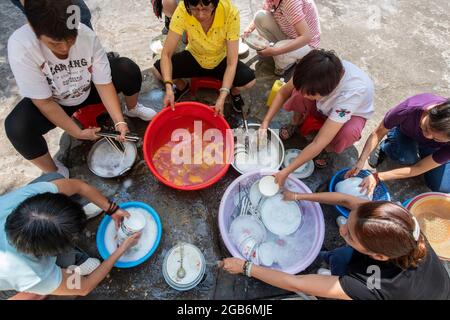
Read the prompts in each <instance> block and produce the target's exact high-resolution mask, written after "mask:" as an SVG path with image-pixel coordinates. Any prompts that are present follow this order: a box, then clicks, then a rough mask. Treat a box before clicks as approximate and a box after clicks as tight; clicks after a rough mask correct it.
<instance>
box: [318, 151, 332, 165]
mask: <svg viewBox="0 0 450 320" xmlns="http://www.w3.org/2000/svg"><path fill="white" fill-rule="evenodd" d="M331 161H332V158H331V156H330V153H329V152H326V151H322V152H321V153H320V154H319V155H318V156H317V157H315V158H314V165H315V166H316V168H318V169H324V168H326V167H328V166H329V165H330V164H331Z"/></svg>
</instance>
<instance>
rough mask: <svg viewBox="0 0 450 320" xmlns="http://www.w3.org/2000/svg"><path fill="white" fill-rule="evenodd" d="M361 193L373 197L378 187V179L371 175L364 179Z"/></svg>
mask: <svg viewBox="0 0 450 320" xmlns="http://www.w3.org/2000/svg"><path fill="white" fill-rule="evenodd" d="M359 186H360V187H361V191H362V192H365V193H366V194H367V195H368V196H371V195H372V194H373V192H374V190H375V188H376V187H377V179H376V178H375V177H374V176H373V175H372V174H371V175H370V176H367V177H365V178H364V179H363V181H362V182H361V184H360V185H359Z"/></svg>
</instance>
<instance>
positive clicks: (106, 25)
mask: <svg viewBox="0 0 450 320" xmlns="http://www.w3.org/2000/svg"><path fill="white" fill-rule="evenodd" d="M86 2H87V4H88V5H89V7H90V9H91V12H92V15H93V21H92V22H93V26H94V29H95V30H96V32H97V34H98V36H99V37H100V39H101V41H102V43H103V45H104V46H105V47H106V48H107V49H108V50H114V51H117V52H119V53H120V54H121V55H122V56H127V57H130V58H132V59H133V60H134V61H136V62H137V63H138V64H139V66H140V67H141V69H142V71H143V73H144V88H143V92H142V96H141V100H142V102H143V103H145V104H147V105H149V106H152V107H155V108H161V105H160V99H161V91H160V90H161V85H160V84H159V83H157V82H156V81H155V80H154V79H153V77H152V76H151V75H150V73H149V68H150V67H151V66H152V64H153V62H154V61H155V57H153V56H152V54H151V53H150V51H149V43H150V41H151V40H152V39H154V38H155V37H159V36H160V31H161V29H162V26H163V24H162V22H161V21H158V20H157V19H156V18H155V17H154V15H153V13H152V11H151V7H150V5H149V3H150V1H148V0H129V1H119V0H113V1H111V0H87V1H86ZM261 3H262V0H245V1H236V5H237V6H238V8H239V10H240V13H241V30H243V29H244V28H245V27H246V25H247V24H248V23H249V21H250V20H251V17H252V16H253V14H254V13H255V12H256V11H257V10H258V9H259V8H260V7H261ZM316 3H317V5H318V9H319V14H320V19H321V26H322V43H321V46H322V47H323V48H328V49H333V50H335V51H336V52H337V54H338V55H339V56H340V57H341V58H343V59H347V60H349V61H351V62H353V63H355V64H356V65H358V66H360V67H361V68H362V69H363V70H365V71H367V72H368V73H369V74H370V75H371V77H372V79H373V80H374V82H375V86H376V112H375V115H374V117H373V118H372V119H371V120H370V121H369V122H368V123H367V125H366V128H365V130H364V136H363V138H362V139H361V141H360V142H358V143H357V144H355V148H351V149H350V150H348V151H346V152H345V153H344V154H342V155H340V156H338V157H337V158H336V159H335V162H334V164H333V167H331V168H328V169H325V170H316V172H315V174H314V175H313V176H312V177H310V178H308V179H306V180H305V181H304V182H305V183H306V184H307V185H308V186H309V187H310V188H311V190H313V191H315V190H317V189H318V188H319V187H321V186H322V187H323V186H324V185H325V183H326V182H327V181H328V180H329V179H330V177H331V176H332V174H333V172H336V171H337V170H339V169H341V168H343V167H347V166H350V165H351V164H352V163H354V161H355V160H356V159H357V156H358V152H360V151H361V148H362V147H363V145H364V142H365V140H366V138H367V136H368V134H370V132H371V130H373V129H374V128H375V127H376V125H377V124H378V123H379V122H380V121H381V119H382V118H383V115H384V114H385V113H386V111H387V110H388V109H389V108H390V107H392V106H394V105H395V104H397V103H398V102H400V101H401V100H402V99H405V98H406V97H408V96H410V95H413V94H416V93H421V92H434V93H437V94H440V95H443V96H450V72H449V68H450V49H449V48H448V43H449V42H450V22H449V21H450V16H449V12H450V2H449V1H448V0H429V1H421V0H367V1H358V0H316ZM124 13H125V14H124ZM23 23H25V19H24V17H23V15H22V14H21V13H20V12H19V11H18V10H17V9H16V8H15V7H13V6H12V5H11V3H10V2H9V1H1V2H0V30H1V32H0V79H2V81H1V82H0V110H1V113H0V128H1V129H0V145H1V150H2V152H1V156H0V194H2V193H5V192H8V191H11V190H13V189H15V188H17V187H20V186H21V185H23V184H26V183H27V182H29V181H31V180H32V179H34V178H35V177H36V176H38V175H39V174H40V172H39V170H38V169H36V168H34V167H33V166H32V165H30V164H29V163H28V162H26V161H25V160H23V159H22V157H21V156H20V155H18V154H17V153H16V152H15V150H14V149H13V147H12V146H11V144H10V142H9V141H8V140H7V138H6V135H5V132H4V125H3V124H4V119H5V117H6V116H7V115H8V113H9V111H10V110H11V109H12V108H13V107H14V105H15V104H16V103H17V102H18V101H19V99H20V97H19V95H18V91H17V86H16V84H15V81H14V78H13V75H12V73H11V71H10V68H9V65H8V59H7V50H6V45H7V39H8V37H9V35H10V34H11V33H12V32H13V31H14V30H15V29H17V28H18V27H20V26H21V25H22V24H23ZM244 61H245V62H246V63H248V64H249V65H250V66H251V67H252V68H254V69H255V70H256V75H257V80H258V81H257V85H256V86H255V87H254V88H252V89H251V90H249V91H248V92H246V93H244V95H243V96H244V99H245V101H246V104H247V106H248V107H249V108H250V112H251V117H252V118H253V119H254V120H255V121H260V120H261V119H262V117H263V116H264V114H265V112H266V110H267V108H266V107H265V101H266V99H267V95H268V92H269V91H270V88H271V86H272V83H273V81H274V80H275V79H276V77H275V76H274V75H273V73H272V70H273V62H272V60H271V59H265V60H259V59H258V58H257V57H256V54H255V52H254V51H253V50H250V53H249V55H248V56H247V57H245V58H244ZM213 98H214V96H213V95H212V94H211V93H210V92H206V91H203V92H201V93H200V94H199V95H198V96H197V97H196V98H192V97H187V99H189V100H195V99H197V100H199V101H203V102H210V103H211V102H213ZM228 107H229V106H228ZM228 109H229V108H228ZM228 120H229V122H230V124H231V125H233V126H236V125H239V124H240V121H239V117H236V116H235V115H233V114H232V113H231V112H228ZM276 120H277V122H276V123H274V126H275V127H277V126H279V125H280V124H282V123H285V122H286V121H288V120H289V115H288V114H286V113H282V114H281V115H280V116H279V117H277V119H276ZM130 123H131V125H132V128H133V131H137V132H139V133H140V134H143V132H144V130H145V127H146V123H144V122H142V121H139V120H134V119H133V120H130ZM47 141H48V143H49V147H50V150H51V153H52V154H58V157H60V158H61V159H62V160H63V161H64V162H65V163H66V165H67V166H68V167H69V169H70V171H71V176H72V177H76V178H81V179H84V180H85V181H88V182H90V183H91V184H93V185H94V186H96V187H98V188H99V189H101V190H102V191H103V192H104V193H105V194H106V195H108V196H114V197H115V198H116V199H117V200H118V201H119V202H121V201H128V200H136V201H144V202H146V203H149V204H150V205H151V206H152V207H153V208H155V210H156V211H157V212H158V213H159V215H160V217H161V220H162V223H163V238H162V241H161V244H160V246H159V248H158V250H157V251H156V252H155V254H154V255H153V256H152V257H151V258H150V259H149V260H148V261H147V262H145V263H144V264H142V265H140V266H138V267H136V268H133V269H129V270H125V269H114V270H113V271H112V272H111V274H110V276H109V277H108V278H107V279H106V280H105V281H103V282H102V283H101V285H100V286H99V287H98V288H97V289H95V290H94V291H93V292H92V293H91V294H90V295H89V296H88V297H87V299H263V298H277V299H278V298H283V297H287V296H289V295H290V294H289V293H288V292H284V291H282V290H278V289H274V288H272V287H270V286H268V285H265V284H262V283H261V282H259V281H255V280H253V279H247V278H245V277H242V276H230V275H228V274H225V273H224V272H222V271H219V270H217V269H215V268H214V267H213V266H211V265H210V266H208V269H207V273H206V275H207V276H206V278H205V280H204V281H203V282H202V283H201V284H200V285H199V286H198V287H197V288H195V289H193V290H191V291H188V292H185V293H180V292H176V291H174V290H172V289H171V288H170V287H169V286H168V285H167V284H166V283H165V281H164V279H163V277H162V271H161V266H162V262H163V259H164V256H165V254H166V253H167V252H168V250H169V249H170V248H171V247H172V246H173V245H174V244H176V243H177V242H178V241H180V240H183V241H187V242H191V243H193V244H195V245H197V246H198V247H199V248H200V249H201V250H202V251H203V252H204V254H205V257H206V259H207V261H208V262H214V261H216V260H217V259H219V258H221V257H224V256H228V253H227V251H226V249H225V248H224V246H223V244H222V242H221V239H220V234H219V232H218V226H217V214H218V207H219V203H220V200H221V195H222V194H223V192H224V190H225V189H226V187H227V186H228V185H229V184H230V183H231V182H232V181H233V180H234V179H235V178H236V177H237V176H238V174H237V173H236V172H235V171H234V170H233V169H230V170H229V172H228V173H227V174H226V176H225V177H224V178H223V179H222V180H220V181H219V182H218V183H217V184H215V185H214V186H212V187H211V188H209V189H207V190H202V191H199V192H180V191H175V190H172V189H169V188H167V187H165V186H164V185H162V184H161V183H159V182H158V181H157V180H156V179H155V178H154V177H153V176H152V175H151V173H150V172H149V170H148V169H147V167H146V164H145V162H144V160H143V157H142V153H140V157H139V159H138V161H137V163H136V164H135V166H134V168H133V170H132V171H131V172H130V173H129V174H128V175H126V176H124V177H122V178H119V179H114V180H107V179H101V178H98V177H96V176H94V175H93V174H92V173H90V171H89V169H88V168H87V166H86V154H87V152H88V150H89V148H90V146H91V144H90V143H80V142H78V141H73V140H71V139H70V138H69V137H67V136H66V135H63V134H62V131H61V130H59V129H55V130H53V131H52V132H50V133H49V134H48V135H47ZM305 143H306V141H305V140H304V139H303V138H301V137H295V138H293V139H291V140H290V141H288V142H287V143H286V147H287V148H289V147H300V148H302V147H303V146H304V145H305ZM385 166H392V164H390V163H386V164H385ZM130 184H131V186H130ZM387 185H388V188H389V190H390V191H391V195H392V197H393V200H394V201H404V200H406V199H408V198H410V197H412V196H414V195H417V194H419V193H422V192H426V191H428V190H427V188H426V187H425V186H424V184H423V180H422V178H420V177H419V178H415V179H408V180H404V181H401V182H389V183H387ZM323 211H324V217H325V223H326V235H325V241H324V248H327V249H332V248H334V247H337V246H339V245H342V244H343V241H342V240H341V239H340V237H339V235H338V232H337V227H336V226H335V223H334V219H335V218H336V216H337V213H336V211H335V210H334V209H333V208H332V207H329V206H323ZM99 221H100V218H98V219H95V220H94V221H92V222H91V223H90V224H89V228H88V231H87V232H86V237H85V239H84V240H83V242H84V247H85V248H86V249H87V250H88V251H89V252H90V253H91V254H92V255H98V253H97V250H96V246H95V232H96V229H97V226H98V223H99ZM318 266H319V264H318V262H315V263H313V265H311V267H310V268H308V270H306V272H314V271H315V270H316V269H317V267H318Z"/></svg>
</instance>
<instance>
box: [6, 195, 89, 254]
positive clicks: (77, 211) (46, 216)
mask: <svg viewBox="0 0 450 320" xmlns="http://www.w3.org/2000/svg"><path fill="white" fill-rule="evenodd" d="M86 221H87V218H86V214H85V213H84V211H83V208H82V207H81V205H80V204H78V203H77V202H75V201H74V200H72V199H71V198H69V197H68V196H66V195H64V194H60V193H49V192H47V193H42V194H38V195H35V196H32V197H30V198H28V199H26V200H25V201H23V202H22V203H21V204H19V206H18V207H17V208H16V209H14V210H13V212H11V214H10V215H9V216H8V218H7V219H6V223H5V232H6V235H7V237H8V241H9V243H10V244H11V245H12V246H13V247H14V248H16V250H17V251H18V252H21V253H24V254H28V255H33V256H35V257H42V256H44V257H51V256H56V255H58V254H61V253H64V252H67V251H68V250H70V249H71V248H73V246H74V245H75V244H74V241H75V239H77V238H78V236H79V235H80V233H81V232H82V231H83V230H84V228H85V227H86Z"/></svg>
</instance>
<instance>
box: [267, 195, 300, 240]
mask: <svg viewBox="0 0 450 320" xmlns="http://www.w3.org/2000/svg"><path fill="white" fill-rule="evenodd" d="M261 219H262V222H263V223H264V225H265V226H266V228H267V229H268V230H269V231H270V232H272V233H273V234H276V235H279V236H287V235H290V234H292V233H294V232H295V231H297V229H298V227H300V224H301V222H302V212H301V210H300V207H299V206H298V204H297V203H296V202H294V201H284V200H283V195H282V194H277V195H275V196H273V197H271V198H267V199H266V200H265V201H264V202H263V204H262V206H261Z"/></svg>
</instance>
